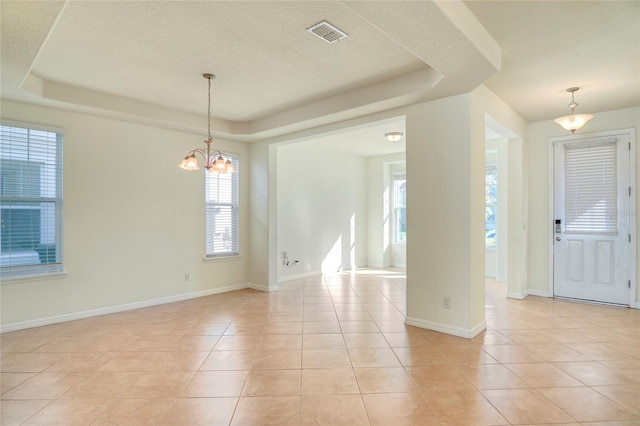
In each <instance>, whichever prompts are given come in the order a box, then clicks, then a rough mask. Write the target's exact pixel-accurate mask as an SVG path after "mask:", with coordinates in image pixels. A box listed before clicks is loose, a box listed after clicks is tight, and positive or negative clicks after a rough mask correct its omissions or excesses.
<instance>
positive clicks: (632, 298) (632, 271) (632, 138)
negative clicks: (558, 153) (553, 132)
mask: <svg viewBox="0 0 640 426" xmlns="http://www.w3.org/2000/svg"><path fill="white" fill-rule="evenodd" d="M620 135H629V143H630V146H629V185H630V186H631V196H630V197H629V211H628V212H627V214H629V216H630V217H629V234H631V243H630V246H629V275H630V277H629V279H630V280H631V290H630V291H629V307H631V308H635V309H640V302H636V293H637V282H636V273H637V272H636V270H637V265H636V248H637V229H636V220H637V219H636V218H634V216H636V215H637V208H636V161H635V158H636V129H634V128H629V129H620V130H609V131H605V132H597V133H587V134H581V135H570V136H561V137H555V138H549V145H548V148H549V163H548V176H549V179H548V181H549V193H548V197H549V213H548V218H547V245H548V247H549V295H548V297H554V295H553V284H554V282H553V278H554V275H553V270H554V268H553V261H554V248H555V245H554V244H553V238H554V234H553V220H554V218H555V217H554V211H555V204H554V203H555V201H554V191H555V185H554V184H555V176H554V168H555V167H554V152H555V146H556V144H557V143H562V142H570V141H575V140H582V139H592V138H593V139H595V138H602V137H607V136H620Z"/></svg>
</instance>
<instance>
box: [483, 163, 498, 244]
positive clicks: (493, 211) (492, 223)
mask: <svg viewBox="0 0 640 426" xmlns="http://www.w3.org/2000/svg"><path fill="white" fill-rule="evenodd" d="M484 179H485V181H484V182H485V210H484V232H485V234H484V242H485V246H486V247H487V248H495V247H496V219H497V216H498V167H497V166H496V165H495V164H492V165H487V166H486V168H485V177H484Z"/></svg>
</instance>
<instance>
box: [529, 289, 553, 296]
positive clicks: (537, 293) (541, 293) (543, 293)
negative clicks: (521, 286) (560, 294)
mask: <svg viewBox="0 0 640 426" xmlns="http://www.w3.org/2000/svg"><path fill="white" fill-rule="evenodd" d="M527 292H528V293H529V294H530V295H531V296H539V297H551V295H550V294H549V292H548V291H544V290H534V289H531V288H530V289H529V290H527Z"/></svg>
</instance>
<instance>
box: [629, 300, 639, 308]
mask: <svg viewBox="0 0 640 426" xmlns="http://www.w3.org/2000/svg"><path fill="white" fill-rule="evenodd" d="M629 307H630V308H633V309H640V302H636V303H632V304H631V305H630V306H629Z"/></svg>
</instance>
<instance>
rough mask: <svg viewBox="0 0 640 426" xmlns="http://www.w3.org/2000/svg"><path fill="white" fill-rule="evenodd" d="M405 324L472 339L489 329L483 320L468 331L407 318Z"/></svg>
mask: <svg viewBox="0 0 640 426" xmlns="http://www.w3.org/2000/svg"><path fill="white" fill-rule="evenodd" d="M405 324H407V325H413V326H415V327H420V328H426V329H427V330H433V331H439V332H441V333H446V334H451V335H453V336H458V337H465V338H467V339H472V338H474V337H476V336H477V335H478V334H480V332H481V331H482V330H484V329H485V328H487V323H486V322H485V321H484V320H482V321H481V322H480V323H479V324H478V325H476V326H475V327H473V328H470V329H466V328H462V327H456V326H453V325H448V324H440V323H437V322H433V321H425V320H422V319H418V318H411V317H407V318H406V319H405Z"/></svg>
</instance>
